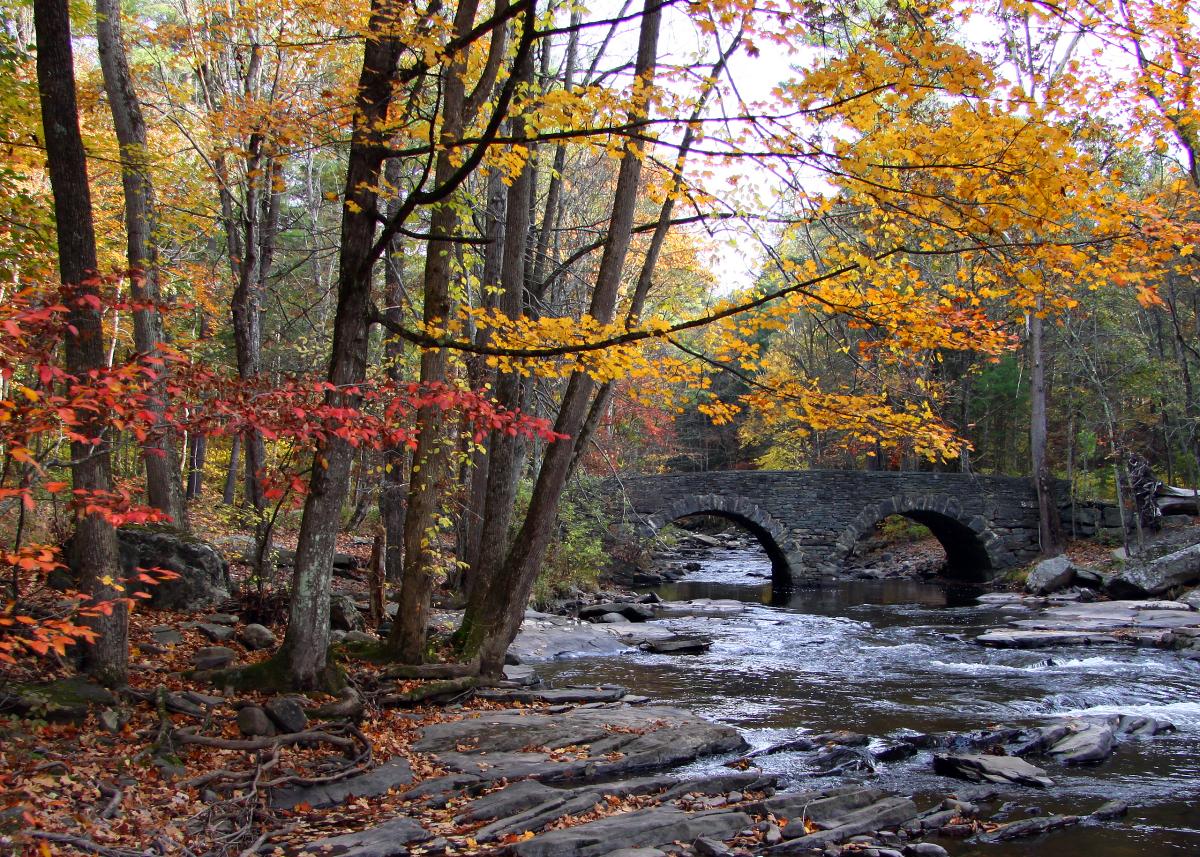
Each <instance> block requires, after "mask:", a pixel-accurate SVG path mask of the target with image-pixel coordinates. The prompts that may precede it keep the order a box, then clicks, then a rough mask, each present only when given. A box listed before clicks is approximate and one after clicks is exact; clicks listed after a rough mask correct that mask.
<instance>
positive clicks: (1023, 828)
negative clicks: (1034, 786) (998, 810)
mask: <svg viewBox="0 0 1200 857" xmlns="http://www.w3.org/2000/svg"><path fill="white" fill-rule="evenodd" d="M1078 823H1079V817H1078V816H1075V815H1045V816H1040V817H1038V818H1023V819H1021V820H1020V821H1014V822H1011V823H1009V824H1005V825H1003V826H1001V827H998V828H996V829H995V830H993V831H991V832H990V833H984V834H981V835H980V836H978V837H976V838H977V839H978V840H979V841H980V842H1007V841H1008V840H1010V839H1023V838H1024V837H1026V836H1039V835H1041V834H1043V833H1048V832H1049V831H1051V830H1059V829H1060V828H1063V827H1070V826H1071V825H1073V824H1078Z"/></svg>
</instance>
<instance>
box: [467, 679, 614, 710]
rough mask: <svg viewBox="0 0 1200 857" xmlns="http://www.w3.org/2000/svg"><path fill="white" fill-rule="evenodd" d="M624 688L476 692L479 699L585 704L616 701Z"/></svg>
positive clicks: (508, 689) (610, 685)
mask: <svg viewBox="0 0 1200 857" xmlns="http://www.w3.org/2000/svg"><path fill="white" fill-rule="evenodd" d="M625 693H626V689H625V688H623V687H621V686H620V685H615V684H605V685H601V686H600V687H563V688H546V689H544V690H534V689H531V688H499V689H496V690H482V691H480V692H479V693H477V694H476V696H478V697H479V698H481V699H491V700H497V701H503V702H544V703H546V704H547V705H568V704H575V705H580V704H583V705H586V704H590V703H593V702H616V701H617V700H618V699H620V698H621V697H623V696H624V695H625Z"/></svg>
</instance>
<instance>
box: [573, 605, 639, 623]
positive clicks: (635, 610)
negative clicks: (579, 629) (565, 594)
mask: <svg viewBox="0 0 1200 857" xmlns="http://www.w3.org/2000/svg"><path fill="white" fill-rule="evenodd" d="M609 613H616V614H618V615H620V616H623V617H625V618H626V619H628V620H629V621H630V622H646V621H648V620H650V619H653V618H654V609H653V608H652V607H649V606H648V605H646V604H637V603H634V602H614V601H605V602H603V603H601V604H592V605H589V606H587V607H584V608H582V609H580V611H579V618H580V619H587V620H590V621H593V622H595V621H603V619H604V616H605V615H607V614H609Z"/></svg>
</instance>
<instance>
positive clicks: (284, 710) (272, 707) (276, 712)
mask: <svg viewBox="0 0 1200 857" xmlns="http://www.w3.org/2000/svg"><path fill="white" fill-rule="evenodd" d="M266 712H267V716H268V717H270V718H271V720H272V721H274V723H275V725H276V726H278V727H279V728H280V729H281V730H283V732H285V733H287V732H303V731H304V730H305V728H306V727H307V726H308V715H306V714H305V713H304V706H303V705H301V704H300V701H299V700H298V699H296V697H294V696H276V697H273V698H272V699H271V700H269V701H268V702H267V704H266Z"/></svg>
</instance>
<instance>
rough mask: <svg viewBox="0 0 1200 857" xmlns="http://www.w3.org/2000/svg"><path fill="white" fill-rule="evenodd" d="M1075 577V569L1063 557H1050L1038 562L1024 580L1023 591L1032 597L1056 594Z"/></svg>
mask: <svg viewBox="0 0 1200 857" xmlns="http://www.w3.org/2000/svg"><path fill="white" fill-rule="evenodd" d="M1074 577H1075V567H1074V566H1073V565H1072V564H1071V560H1069V559H1067V558H1066V557H1065V556H1056V557H1051V558H1050V559H1044V560H1042V561H1041V562H1039V563H1038V564H1037V565H1036V566H1035V567H1034V569H1033V571H1031V572H1029V577H1028V578H1026V580H1025V590H1026V591H1027V592H1032V593H1033V594H1034V595H1045V594H1046V593H1048V592H1057V591H1058V590H1060V589H1062V588H1063V587H1065V586H1067V585H1069V584H1070V583H1071V580H1072V579H1073V578H1074Z"/></svg>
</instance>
